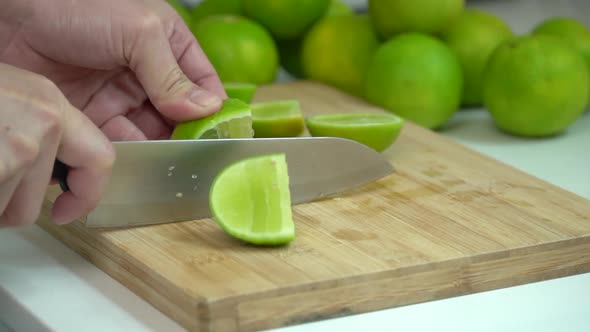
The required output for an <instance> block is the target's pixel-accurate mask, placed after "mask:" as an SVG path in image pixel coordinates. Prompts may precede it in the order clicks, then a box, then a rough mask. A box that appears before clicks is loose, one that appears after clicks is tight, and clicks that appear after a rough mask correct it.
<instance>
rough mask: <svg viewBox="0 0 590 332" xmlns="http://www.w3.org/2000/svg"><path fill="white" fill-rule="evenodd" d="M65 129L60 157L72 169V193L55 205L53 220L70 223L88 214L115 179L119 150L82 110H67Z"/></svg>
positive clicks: (69, 177) (70, 173) (57, 200)
mask: <svg viewBox="0 0 590 332" xmlns="http://www.w3.org/2000/svg"><path fill="white" fill-rule="evenodd" d="M64 116H65V120H64V128H63V133H62V140H61V145H60V147H59V149H58V153H57V157H58V159H59V160H61V161H62V162H63V163H65V164H66V165H68V166H70V171H69V173H68V177H67V182H68V186H69V189H70V191H68V192H65V193H63V194H61V195H60V196H59V197H58V198H57V199H56V201H55V202H54V206H53V210H52V218H53V220H54V222H55V223H57V224H65V223H69V222H71V221H73V220H75V219H77V218H80V217H82V216H85V215H87V214H88V213H89V212H90V211H91V210H93V209H94V208H95V207H96V206H97V204H98V202H99V201H100V198H101V196H102V194H103V193H104V190H105V188H106V186H107V185H108V181H109V179H110V176H111V171H112V166H113V163H114V160H115V150H114V148H113V146H112V144H111V142H110V141H109V140H108V139H107V138H106V137H105V136H104V135H103V133H102V132H101V131H100V130H99V129H98V128H97V127H96V126H95V125H94V124H93V123H92V122H91V121H90V120H89V119H88V118H87V117H86V116H85V115H84V114H83V113H82V112H80V111H78V110H77V109H74V108H73V107H71V106H70V107H69V108H68V109H67V110H66V111H65V114H64Z"/></svg>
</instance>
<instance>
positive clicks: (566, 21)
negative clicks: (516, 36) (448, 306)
mask: <svg viewBox="0 0 590 332" xmlns="http://www.w3.org/2000/svg"><path fill="white" fill-rule="evenodd" d="M533 34H547V35H552V36H555V37H558V38H560V39H562V40H564V41H566V42H567V43H569V44H570V45H571V46H572V47H574V48H575V49H576V50H577V51H578V52H580V53H581V54H582V56H583V57H584V59H585V60H586V64H587V65H588V74H589V75H590V29H588V28H587V27H586V26H585V25H583V24H582V23H581V22H579V21H577V20H576V19H574V18H569V17H553V18H550V19H547V20H545V21H543V22H541V23H539V24H538V25H537V26H536V27H535V28H534V29H533ZM589 103H590V101H589Z"/></svg>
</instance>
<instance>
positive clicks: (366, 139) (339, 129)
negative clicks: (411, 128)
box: [305, 112, 404, 152]
mask: <svg viewBox="0 0 590 332" xmlns="http://www.w3.org/2000/svg"><path fill="white" fill-rule="evenodd" d="M305 123H306V125H307V129H308V130H309V133H310V134H311V135H312V136H333V137H341V138H347V139H350V140H354V141H357V142H359V143H362V144H365V145H367V146H369V147H371V148H373V149H374V150H376V151H379V152H381V151H383V150H385V149H387V148H388V147H389V146H391V145H392V144H393V143H394V142H395V140H396V139H397V137H398V136H399V134H400V132H401V129H402V128H403V125H404V119H403V118H401V117H398V116H396V115H394V114H389V113H377V112H352V113H334V114H321V115H315V116H310V117H308V118H306V119H305Z"/></svg>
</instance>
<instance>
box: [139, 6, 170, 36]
mask: <svg viewBox="0 0 590 332" xmlns="http://www.w3.org/2000/svg"><path fill="white" fill-rule="evenodd" d="M137 17H138V19H137V21H136V22H135V23H136V26H135V28H136V29H138V30H137V31H140V32H141V33H148V34H149V32H152V31H157V30H160V29H162V27H163V22H162V18H161V17H160V15H158V14H157V13H156V12H155V11H152V10H149V9H147V10H144V11H143V12H142V13H140V14H139V15H138V16H137Z"/></svg>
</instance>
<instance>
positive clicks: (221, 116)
mask: <svg viewBox="0 0 590 332" xmlns="http://www.w3.org/2000/svg"><path fill="white" fill-rule="evenodd" d="M252 135H253V133H252V111H251V110H250V106H249V105H248V104H246V103H245V102H243V101H241V100H239V99H236V98H227V99H224V100H223V106H222V107H221V109H220V110H219V111H218V112H216V113H213V114H211V115H209V116H207V117H205V118H201V119H196V120H191V121H186V122H182V123H179V124H178V125H177V126H176V127H175V128H174V131H173V132H172V135H171V137H170V138H171V139H197V138H202V139H212V138H252Z"/></svg>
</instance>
